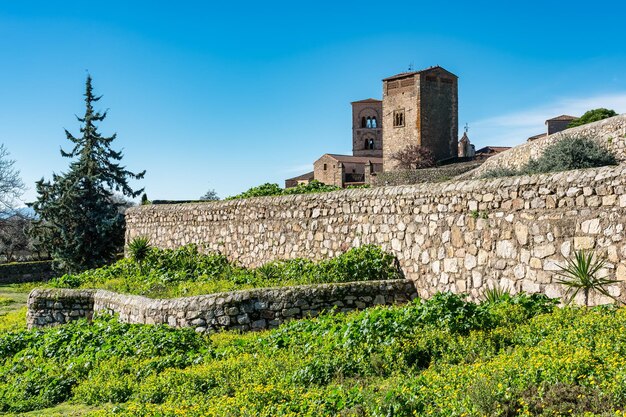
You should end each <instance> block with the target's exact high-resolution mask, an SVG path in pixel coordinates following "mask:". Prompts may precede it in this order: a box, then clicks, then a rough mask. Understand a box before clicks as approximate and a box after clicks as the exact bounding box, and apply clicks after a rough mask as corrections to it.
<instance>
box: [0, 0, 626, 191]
mask: <svg viewBox="0 0 626 417" xmlns="http://www.w3.org/2000/svg"><path fill="white" fill-rule="evenodd" d="M625 4H626V3H624V2H623V1H611V0H609V1H604V2H598V3H592V2H589V1H586V2H576V1H573V2H560V1H559V2H549V1H542V2H533V1H524V2H505V1H498V2H495V1H494V2H482V1H472V2H458V3H455V2H452V1H447V2H422V1H415V2H407V1H403V2H380V1H377V2H368V1H360V2H343V1H333V2H324V1H317V2H298V1H290V2H272V1H268V2H259V1H255V2H247V1H238V2H208V1H204V2H200V1H198V2H192V1H179V2H159V1H145V2H141V1H107V2H86V1H80V2H77V1H63V2H53V1H28V0H25V1H9V0H0V52H1V56H2V65H0V94H1V95H0V142H1V143H4V144H5V145H6V147H7V148H8V150H9V151H10V152H11V154H12V157H13V158H14V159H15V160H16V166H17V168H19V169H20V171H21V173H22V177H23V179H24V182H25V183H26V184H27V185H28V186H29V188H30V189H29V191H28V192H27V193H26V194H25V196H24V199H25V200H26V201H32V200H33V199H34V197H35V193H34V181H36V180H37V179H39V178H41V177H42V176H43V177H46V178H50V176H51V174H52V172H60V171H63V170H65V169H66V167H67V165H68V162H69V161H68V160H67V159H65V158H62V157H61V156H60V153H59V148H60V147H61V146H64V147H65V148H69V142H68V141H67V140H66V139H65V135H64V133H63V129H64V128H67V129H68V130H70V131H71V132H73V133H74V134H78V128H79V124H78V122H77V121H76V120H75V118H74V115H75V114H81V113H82V112H84V108H83V101H82V100H83V97H82V93H83V89H84V82H85V77H86V70H89V72H90V73H91V75H92V77H93V79H94V87H95V91H96V93H98V94H102V95H103V96H104V97H103V98H102V100H101V101H100V102H99V104H100V106H101V109H103V110H104V109H110V111H109V117H108V118H107V120H105V121H104V122H103V123H102V124H101V127H100V130H101V132H102V133H103V134H111V133H113V132H117V133H118V139H117V140H116V142H115V143H114V144H115V146H114V148H116V149H123V150H124V152H125V156H124V163H125V164H126V166H127V167H128V168H129V169H131V170H135V171H140V170H143V169H145V170H147V174H146V177H145V179H144V180H143V181H141V182H139V183H138V184H136V185H137V186H145V188H146V192H147V193H148V196H149V198H151V199H194V198H198V197H200V196H201V195H202V194H204V192H206V191H207V190H208V189H215V190H216V191H217V193H218V194H219V195H220V196H221V197H225V196H228V195H233V194H235V193H238V192H240V191H242V190H245V189H247V188H249V187H251V186H253V185H258V184H261V183H263V182H277V183H279V184H281V185H283V180H284V179H285V178H287V177H291V176H295V175H298V174H301V173H304V172H306V171H310V170H312V163H313V161H314V160H315V159H317V158H318V157H319V156H321V155H322V154H323V153H326V152H329V153H350V152H351V125H350V123H351V119H350V104H349V103H350V102H351V101H354V100H359V99H363V98H368V97H374V98H381V94H382V83H381V79H382V78H384V77H387V76H390V75H393V74H396V73H399V72H403V71H406V70H407V68H408V67H409V65H411V64H412V65H413V67H414V68H416V69H421V68H424V67H428V66H431V65H441V66H443V67H445V68H446V69H448V70H450V71H452V72H454V73H455V74H457V75H458V76H459V124H460V127H459V132H462V126H464V125H465V123H468V124H469V126H470V130H469V136H470V139H471V140H472V142H473V143H475V144H476V146H477V148H478V147H481V146H485V145H515V144H519V143H521V142H523V141H524V140H525V139H526V138H527V137H528V136H531V135H533V134H537V133H541V132H542V131H544V129H545V126H544V124H543V122H544V121H545V120H546V119H547V118H550V117H553V116H556V115H560V114H563V113H567V114H573V115H580V114H582V113H583V112H584V111H585V110H587V109H588V108H594V107H609V108H613V109H615V110H616V111H617V112H618V113H625V112H626V29H625V25H626V23H625V20H624V19H625V17H624V16H626V5H625Z"/></svg>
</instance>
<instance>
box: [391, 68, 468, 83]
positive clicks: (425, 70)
mask: <svg viewBox="0 0 626 417" xmlns="http://www.w3.org/2000/svg"><path fill="white" fill-rule="evenodd" d="M434 70H442V71H444V72H446V73H448V74H450V75H451V76H453V77H455V78H459V77H457V76H456V75H454V74H453V73H451V72H450V71H448V70H447V69H445V68H443V67H441V66H439V65H435V66H433V67H428V68H424V69H422V70H419V71H409V72H401V73H400V74H396V75H392V76H391V77H387V78H383V81H391V80H395V79H398V78H405V77H410V76H413V75H415V74H421V73H426V72H430V71H434Z"/></svg>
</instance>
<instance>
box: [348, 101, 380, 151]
mask: <svg viewBox="0 0 626 417" xmlns="http://www.w3.org/2000/svg"><path fill="white" fill-rule="evenodd" d="M350 104H352V155H354V156H375V157H379V158H382V156H383V118H382V115H383V102H382V101H381V100H376V99H373V98H368V99H365V100H359V101H353V102H352V103H350Z"/></svg>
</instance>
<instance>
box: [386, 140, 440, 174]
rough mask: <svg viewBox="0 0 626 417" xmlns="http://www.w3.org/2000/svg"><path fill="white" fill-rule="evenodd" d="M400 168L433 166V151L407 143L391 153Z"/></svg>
mask: <svg viewBox="0 0 626 417" xmlns="http://www.w3.org/2000/svg"><path fill="white" fill-rule="evenodd" d="M391 159H393V160H394V161H396V162H398V167H399V168H401V169H421V168H431V167H434V166H435V162H436V161H435V157H434V155H433V153H432V152H431V151H430V150H428V149H426V148H424V147H422V146H419V145H408V146H407V147H405V148H404V149H402V150H401V151H398V152H396V153H394V154H392V155H391Z"/></svg>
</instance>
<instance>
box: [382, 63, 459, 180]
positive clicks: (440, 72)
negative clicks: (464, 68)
mask: <svg viewBox="0 0 626 417" xmlns="http://www.w3.org/2000/svg"><path fill="white" fill-rule="evenodd" d="M383 125H384V126H385V130H384V132H383V170H384V171H390V170H393V169H395V168H396V166H397V163H396V162H395V161H394V160H393V159H392V158H391V155H393V154H394V153H396V152H398V151H400V150H402V149H404V148H405V147H406V146H407V145H419V146H424V147H426V148H428V149H429V150H430V151H431V152H432V153H433V154H434V156H435V159H436V160H438V161H441V160H445V159H448V158H453V157H456V156H457V151H458V129H459V127H458V77H457V76H456V75H454V74H452V73H451V72H449V71H446V70H445V69H443V68H441V67H439V66H436V67H431V68H428V69H425V70H422V71H413V72H405V73H402V74H398V75H394V76H393V77H389V78H385V79H384V80H383Z"/></svg>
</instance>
